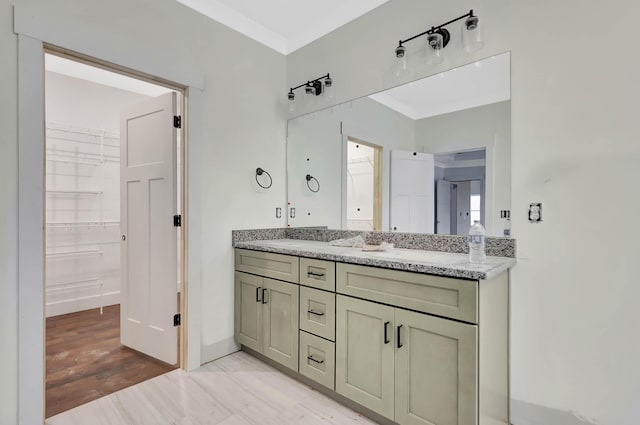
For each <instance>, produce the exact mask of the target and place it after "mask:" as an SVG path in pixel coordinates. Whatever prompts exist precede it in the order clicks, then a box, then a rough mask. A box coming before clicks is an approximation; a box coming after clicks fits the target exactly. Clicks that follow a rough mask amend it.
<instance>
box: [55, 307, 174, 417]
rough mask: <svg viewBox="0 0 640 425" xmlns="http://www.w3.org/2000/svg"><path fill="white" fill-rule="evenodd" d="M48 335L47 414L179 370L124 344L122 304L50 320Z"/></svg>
mask: <svg viewBox="0 0 640 425" xmlns="http://www.w3.org/2000/svg"><path fill="white" fill-rule="evenodd" d="M46 337H47V341H46V346H47V357H46V367H47V378H46V379H47V383H46V416H47V417H50V416H53V415H56V414H58V413H60V412H64V411H66V410H69V409H72V408H74V407H76V406H80V405H81V404H84V403H87V402H89V401H91V400H95V399H97V398H100V397H103V396H105V395H107V394H111V393H113V392H116V391H118V390H121V389H123V388H127V387H130V386H132V385H135V384H137V383H139V382H142V381H146V380H148V379H150V378H154V377H156V376H158V375H162V374H164V373H167V372H169V371H171V370H174V369H175V367H172V366H169V365H167V364H165V363H162V362H160V361H158V360H155V359H152V358H150V357H147V356H145V355H144V354H141V353H138V352H137V351H134V350H131V349H129V348H127V347H123V346H122V345H120V306H119V305H114V306H109V307H105V308H104V313H103V314H102V315H100V312H99V310H98V309H94V310H87V311H81V312H78V313H71V314H65V315H61V316H55V317H50V318H47V331H46ZM87 423H90V422H87Z"/></svg>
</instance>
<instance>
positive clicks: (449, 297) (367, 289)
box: [336, 263, 478, 323]
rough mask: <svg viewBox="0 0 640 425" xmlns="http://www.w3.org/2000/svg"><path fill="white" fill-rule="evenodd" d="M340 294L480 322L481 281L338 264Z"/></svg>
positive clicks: (338, 288) (337, 276)
mask: <svg viewBox="0 0 640 425" xmlns="http://www.w3.org/2000/svg"><path fill="white" fill-rule="evenodd" d="M336 287H337V292H338V293H341V294H345V295H352V296H355V297H358V298H364V299H367V300H372V301H378V302H381V303H385V304H389V305H393V306H398V307H404V308H408V309H411V310H416V311H422V312H425V313H431V314H436V315H438V316H443V317H449V318H452V319H458V320H463V321H466V322H471V323H478V282H477V281H473V280H464V279H453V278H447V277H440V276H432V275H427V274H420V273H412V272H404V271H398V270H389V269H380V268H375V267H367V266H359V265H354V264H344V263H338V264H337V265H336Z"/></svg>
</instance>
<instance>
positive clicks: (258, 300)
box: [256, 286, 262, 303]
mask: <svg viewBox="0 0 640 425" xmlns="http://www.w3.org/2000/svg"><path fill="white" fill-rule="evenodd" d="M261 289H262V288H261V287H260V286H258V287H257V288H256V302H257V303H259V302H260V301H262V300H261V299H260V290H261Z"/></svg>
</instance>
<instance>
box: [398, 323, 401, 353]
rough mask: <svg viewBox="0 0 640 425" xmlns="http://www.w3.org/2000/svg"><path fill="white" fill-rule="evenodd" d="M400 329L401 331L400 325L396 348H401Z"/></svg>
mask: <svg viewBox="0 0 640 425" xmlns="http://www.w3.org/2000/svg"><path fill="white" fill-rule="evenodd" d="M400 329H402V325H399V326H398V348H402V341H401V340H400Z"/></svg>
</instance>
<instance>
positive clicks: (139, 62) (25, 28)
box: [13, 3, 205, 89]
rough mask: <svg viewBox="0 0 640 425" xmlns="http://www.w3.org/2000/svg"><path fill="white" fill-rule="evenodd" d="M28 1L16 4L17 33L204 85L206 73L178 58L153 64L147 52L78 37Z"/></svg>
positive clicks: (170, 79)
mask: <svg viewBox="0 0 640 425" xmlns="http://www.w3.org/2000/svg"><path fill="white" fill-rule="evenodd" d="M31 8H32V7H31V6H30V5H28V4H21V3H19V4H16V5H15V6H13V28H14V29H13V30H14V32H15V33H16V34H19V35H25V36H28V37H31V38H34V39H37V40H41V41H43V42H45V43H47V44H50V45H53V46H57V47H60V48H64V49H68V50H72V51H74V52H76V53H81V54H83V55H87V56H90V57H94V58H98V59H100V60H102V61H105V62H110V63H113V64H118V65H120V66H123V67H126V68H129V69H134V70H136V71H139V72H144V73H146V74H149V75H153V76H156V77H160V78H163V79H165V80H168V81H173V82H179V83H180V84H182V85H184V86H189V87H197V88H200V89H202V88H204V81H205V78H204V74H203V73H201V72H197V71H194V70H191V69H190V68H188V67H185V66H182V65H181V64H180V63H179V61H176V60H173V57H172V56H171V55H167V56H166V57H167V60H165V61H162V63H157V62H156V63H150V62H149V61H148V60H145V59H146V58H145V57H144V55H132V54H127V52H123V51H121V50H118V49H113V48H112V47H111V45H110V44H109V43H104V44H97V43H95V42H93V41H92V40H88V39H86V38H84V37H78V36H77V34H76V33H74V32H73V31H71V30H69V29H68V28H64V27H60V26H59V25H57V24H55V23H52V22H48V21H46V17H44V18H42V17H41V16H40V15H39V14H34V13H33V11H32V10H31Z"/></svg>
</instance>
